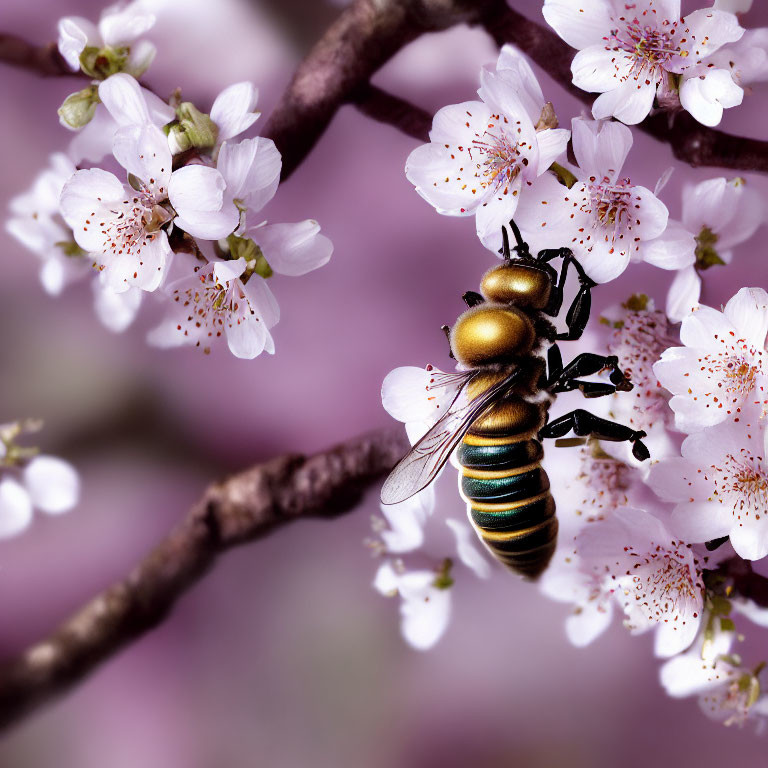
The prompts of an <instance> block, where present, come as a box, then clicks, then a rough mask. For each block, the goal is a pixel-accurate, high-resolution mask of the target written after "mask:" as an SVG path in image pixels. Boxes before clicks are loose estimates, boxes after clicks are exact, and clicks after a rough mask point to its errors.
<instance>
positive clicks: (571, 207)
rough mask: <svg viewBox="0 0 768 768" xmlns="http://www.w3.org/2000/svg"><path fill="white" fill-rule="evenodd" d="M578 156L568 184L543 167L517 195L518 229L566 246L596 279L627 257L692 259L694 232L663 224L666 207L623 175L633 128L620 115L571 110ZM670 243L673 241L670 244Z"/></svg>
mask: <svg viewBox="0 0 768 768" xmlns="http://www.w3.org/2000/svg"><path fill="white" fill-rule="evenodd" d="M572 128H573V151H574V154H575V156H576V160H577V161H578V164H579V169H578V170H577V171H576V174H575V175H576V182H575V183H574V184H573V186H572V187H571V188H570V189H569V188H568V187H566V186H564V185H562V184H560V183H559V182H558V181H557V179H556V178H555V177H554V176H553V175H552V174H544V175H543V176H542V177H541V178H540V179H538V180H537V181H536V182H535V183H534V185H533V186H532V187H531V189H530V190H529V192H528V194H527V195H526V196H525V197H524V198H523V199H522V200H521V203H520V207H519V209H518V210H519V214H518V220H519V222H520V225H521V230H522V232H523V235H524V236H525V237H526V238H527V239H528V240H529V241H530V242H531V243H532V244H535V245H536V247H537V248H559V247H562V246H564V245H566V246H568V247H569V248H571V250H572V251H573V252H574V254H575V255H576V257H577V258H578V259H579V260H580V261H581V263H582V266H583V267H584V269H585V270H586V272H587V273H588V274H589V276H590V277H591V278H592V279H593V280H595V281H596V282H598V283H606V282H608V281H610V280H614V279H615V278H617V277H618V276H619V275H620V274H621V273H622V272H623V271H624V270H625V269H626V268H627V265H628V264H629V262H630V261H647V262H648V263H650V264H653V265H654V266H657V267H661V268H662V269H681V268H682V267H684V266H687V265H688V264H692V263H693V260H694V255H693V251H694V241H693V237H692V236H690V235H688V234H686V235H685V236H684V237H683V239H682V241H681V239H680V234H679V232H678V231H676V230H675V231H671V232H669V233H667V232H665V230H666V227H667V221H668V218H669V212H668V210H667V207H666V206H665V205H664V204H663V203H662V202H661V201H660V200H659V199H658V198H657V197H656V195H655V194H654V193H653V192H651V191H650V190H649V189H647V188H646V187H641V186H636V185H633V184H632V182H631V181H630V179H628V178H622V177H621V169H622V166H623V165H624V161H625V159H626V157H627V154H628V153H629V150H630V149H631V147H632V132H631V131H630V129H629V128H627V127H626V126H624V125H621V124H620V123H614V122H605V121H600V122H596V121H592V120H584V119H582V118H576V119H574V121H573V124H572ZM673 245H674V247H672V246H673Z"/></svg>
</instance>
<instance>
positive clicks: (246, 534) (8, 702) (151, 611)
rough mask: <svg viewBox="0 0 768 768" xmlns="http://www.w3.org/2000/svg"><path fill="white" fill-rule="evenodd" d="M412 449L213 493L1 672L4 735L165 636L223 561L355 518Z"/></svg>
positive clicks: (297, 468)
mask: <svg viewBox="0 0 768 768" xmlns="http://www.w3.org/2000/svg"><path fill="white" fill-rule="evenodd" d="M407 449H408V441H407V439H406V437H405V434H404V432H403V430H401V429H398V430H394V431H381V432H374V433H371V434H368V435H364V436H362V437H359V438H356V439H354V440H351V441H349V442H347V443H344V444H342V445H339V446H336V447H335V448H332V449H331V450H329V451H325V452H323V453H319V454H316V455H315V456H312V457H311V458H305V457H304V456H299V455H289V456H282V457H280V458H277V459H273V460H272V461H269V462H267V463H266V464H261V465H258V466H255V467H253V468H251V469H248V470H246V471H244V472H241V473H240V474H237V475H234V476H232V477H230V478H228V479H227V480H224V481H223V482H221V483H217V484H215V485H212V486H211V487H210V488H208V490H207V491H206V492H205V493H204V494H203V496H202V498H201V499H200V501H199V502H198V503H197V504H196V505H195V506H194V507H193V508H192V509H191V510H190V512H189V514H188V515H187V517H186V518H185V519H184V520H183V521H182V522H181V523H180V524H179V525H178V526H177V527H176V528H175V529H174V530H173V531H172V532H171V533H170V534H169V535H168V536H167V537H166V538H165V539H164V540H163V541H161V542H160V543H159V544H158V545H157V546H156V547H155V549H153V550H152V551H151V552H150V553H149V554H148V555H147V556H146V557H145V558H144V559H143V560H142V561H141V562H140V563H139V565H138V566H137V567H136V568H135V569H134V570H133V572H132V573H131V574H130V575H129V576H128V577H127V578H126V579H125V580H123V581H121V582H119V583H117V584H114V585H113V586H111V587H110V588H109V589H107V590H106V591H105V592H102V593H101V594H100V595H98V596H97V597H95V598H94V599H93V600H91V601H90V602H89V603H88V604H86V605H85V606H84V607H83V608H81V609H80V610H79V611H78V612H77V613H75V614H74V616H72V617H71V618H70V619H69V620H68V621H66V622H65V623H64V624H63V625H62V626H61V627H59V628H58V629H57V630H56V631H55V632H54V633H53V634H52V635H51V636H50V637H48V638H46V639H45V640H43V641H41V642H39V643H37V644H35V645H33V646H32V647H31V648H29V649H28V650H26V651H24V652H23V653H22V654H21V655H20V656H18V657H17V658H15V659H12V660H10V661H8V662H6V663H5V664H4V665H3V666H2V667H0V728H6V727H8V726H9V725H11V724H12V723H14V722H16V721H17V720H19V719H20V718H22V717H23V716H24V715H26V714H27V713H29V712H30V711H32V710H33V709H35V708H37V707H39V706H40V705H42V704H44V703H45V702H47V701H49V700H50V699H52V698H53V697H54V696H56V695H57V694H60V693H62V692H64V691H66V690H67V689H68V688H70V687H72V686H73V685H75V684H76V683H78V682H80V681H81V680H82V679H83V678H85V677H86V676H87V675H88V674H90V673H91V672H92V671H93V670H94V669H95V668H96V667H97V666H98V665H99V664H100V663H101V662H102V661H104V660H106V659H108V658H110V657H111V656H113V655H114V654H116V653H117V652H118V651H120V650H121V649H122V648H123V647H125V646H126V645H128V644H129V643H130V642H132V641H133V640H135V639H136V638H138V637H140V636H141V635H143V634H145V633H146V632H148V631H149V630H151V629H152V628H154V627H155V626H157V625H158V624H159V623H160V622H162V621H163V620H164V619H165V618H166V617H167V616H168V614H169V613H170V611H171V609H172V608H173V606H174V605H175V603H176V601H177V600H178V599H179V598H180V597H181V596H182V595H183V594H184V593H185V592H186V591H187V590H188V589H190V587H192V586H193V585H194V584H195V583H196V582H197V581H198V580H199V579H200V578H201V577H202V576H203V575H204V574H205V573H206V572H207V571H208V570H209V569H210V568H211V566H212V565H213V564H214V562H215V561H216V559H217V557H218V556H219V555H220V554H222V553H223V552H225V551H227V550H228V549H230V548H232V547H235V546H239V545H241V544H245V543H247V542H251V541H255V540H257V539H260V538H262V537H264V536H266V535H268V534H269V533H271V532H272V531H273V530H274V529H275V528H277V527H280V526H283V525H285V524H286V523H289V522H290V521H292V520H296V519H299V518H307V517H319V518H332V517H336V516H338V515H341V514H343V513H345V512H347V511H350V510H351V509H353V508H354V506H355V505H356V503H357V502H358V500H359V498H360V495H361V493H362V491H363V490H364V489H365V488H366V487H367V486H369V485H370V484H372V483H373V482H375V481H376V480H377V479H378V478H379V477H381V476H382V475H383V474H385V473H386V472H388V471H389V470H390V469H391V468H392V467H393V466H394V465H395V463H396V462H397V460H398V459H399V458H400V457H401V456H402V455H403V454H404V453H405V451H406V450H407Z"/></svg>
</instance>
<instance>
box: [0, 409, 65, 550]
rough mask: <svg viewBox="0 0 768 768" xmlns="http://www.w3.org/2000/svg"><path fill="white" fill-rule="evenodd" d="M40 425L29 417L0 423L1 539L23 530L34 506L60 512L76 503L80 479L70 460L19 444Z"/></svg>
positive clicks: (42, 509) (57, 513)
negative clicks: (26, 434)
mask: <svg viewBox="0 0 768 768" xmlns="http://www.w3.org/2000/svg"><path fill="white" fill-rule="evenodd" d="M41 426H42V425H41V422H39V421H36V420H32V419H28V420H25V421H15V422H12V423H9V424H2V425H0V539H7V538H10V537H13V536H17V535H18V534H20V533H22V532H23V531H25V530H26V529H27V528H28V527H29V525H30V524H31V522H32V518H33V513H34V510H35V509H38V510H40V511H41V512H44V513H45V514H48V515H60V514H63V513H64V512H69V511H70V510H71V509H72V508H73V507H75V506H76V505H77V503H78V500H79V497H80V480H79V477H78V475H77V472H76V471H75V469H74V467H72V465H71V464H69V462H66V461H64V460H63V459H59V458H57V457H56V456H48V455H44V454H40V452H39V451H38V449H37V448H33V447H29V446H26V445H19V438H20V437H22V436H23V435H24V434H25V433H29V432H36V431H38V430H39V429H40V427H41Z"/></svg>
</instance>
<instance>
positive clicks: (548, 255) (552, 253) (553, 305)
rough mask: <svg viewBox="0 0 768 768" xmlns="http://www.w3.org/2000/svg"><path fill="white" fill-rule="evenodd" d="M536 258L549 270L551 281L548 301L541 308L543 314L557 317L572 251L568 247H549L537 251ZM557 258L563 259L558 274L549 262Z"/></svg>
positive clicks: (561, 303)
mask: <svg viewBox="0 0 768 768" xmlns="http://www.w3.org/2000/svg"><path fill="white" fill-rule="evenodd" d="M536 258H537V260H538V261H540V262H541V264H542V265H543V266H546V268H547V270H548V271H549V278H550V280H551V281H552V290H551V292H550V294H549V303H548V304H547V306H546V307H545V308H544V310H543V311H544V314H547V315H549V316H550V317H557V316H558V315H559V314H560V309H561V308H562V306H563V288H564V287H565V280H566V277H567V276H568V265H569V264H570V263H571V261H573V253H572V252H571V249H570V248H550V249H547V250H544V251H539V253H538V254H537V256H536ZM558 258H561V259H562V260H563V266H562V267H561V269H560V274H559V275H558V274H557V270H556V269H555V268H554V267H553V266H552V265H550V264H549V262H550V261H552V259H558Z"/></svg>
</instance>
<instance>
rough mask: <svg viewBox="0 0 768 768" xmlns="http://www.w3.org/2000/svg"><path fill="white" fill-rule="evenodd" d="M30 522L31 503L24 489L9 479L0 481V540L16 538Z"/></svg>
mask: <svg viewBox="0 0 768 768" xmlns="http://www.w3.org/2000/svg"><path fill="white" fill-rule="evenodd" d="M31 521H32V502H31V501H30V498H29V494H28V493H27V491H26V489H25V488H24V487H23V486H22V485H20V484H19V483H17V482H16V481H15V480H13V479H11V478H10V477H6V478H4V479H3V480H1V481H0V539H7V538H10V537H11V536H16V535H17V534H19V533H21V532H22V531H23V530H24V529H25V528H27V527H28V526H29V524H30V522H31Z"/></svg>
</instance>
